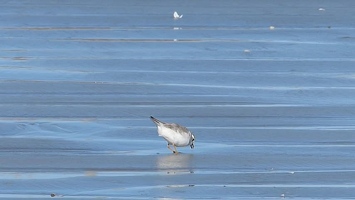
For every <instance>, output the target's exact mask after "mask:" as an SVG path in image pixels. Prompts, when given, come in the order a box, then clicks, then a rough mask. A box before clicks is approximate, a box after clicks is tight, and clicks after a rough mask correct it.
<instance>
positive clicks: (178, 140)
mask: <svg viewBox="0 0 355 200" xmlns="http://www.w3.org/2000/svg"><path fill="white" fill-rule="evenodd" d="M158 134H159V136H161V137H163V138H164V139H165V140H166V141H168V143H170V144H173V145H175V146H177V147H183V146H187V145H189V142H190V137H186V136H185V137H184V136H183V135H181V134H180V133H177V132H175V131H173V130H171V129H168V128H164V127H162V128H160V127H158Z"/></svg>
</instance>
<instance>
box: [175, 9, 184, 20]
mask: <svg viewBox="0 0 355 200" xmlns="http://www.w3.org/2000/svg"><path fill="white" fill-rule="evenodd" d="M182 16H183V15H179V14H178V13H177V12H176V11H174V19H180V18H182Z"/></svg>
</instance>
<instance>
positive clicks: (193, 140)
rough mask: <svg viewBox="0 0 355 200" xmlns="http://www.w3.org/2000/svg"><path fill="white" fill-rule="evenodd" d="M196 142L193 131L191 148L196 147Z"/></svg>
mask: <svg viewBox="0 0 355 200" xmlns="http://www.w3.org/2000/svg"><path fill="white" fill-rule="evenodd" d="M194 142H195V136H194V134H192V133H191V141H190V147H191V149H193V148H194V147H195V145H194Z"/></svg>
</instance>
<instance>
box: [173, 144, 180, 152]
mask: <svg viewBox="0 0 355 200" xmlns="http://www.w3.org/2000/svg"><path fill="white" fill-rule="evenodd" d="M173 146H174V149H175V151H173V152H174V154H178V153H179V152H178V151H177V149H176V146H175V145H174V144H173Z"/></svg>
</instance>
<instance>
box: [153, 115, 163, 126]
mask: <svg viewBox="0 0 355 200" xmlns="http://www.w3.org/2000/svg"><path fill="white" fill-rule="evenodd" d="M150 119H151V120H152V121H153V122H154V123H155V124H156V125H159V124H164V122H162V121H159V120H158V119H157V118H154V117H153V116H150Z"/></svg>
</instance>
